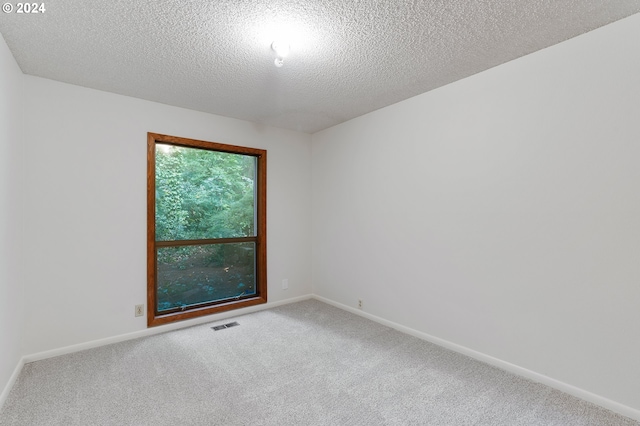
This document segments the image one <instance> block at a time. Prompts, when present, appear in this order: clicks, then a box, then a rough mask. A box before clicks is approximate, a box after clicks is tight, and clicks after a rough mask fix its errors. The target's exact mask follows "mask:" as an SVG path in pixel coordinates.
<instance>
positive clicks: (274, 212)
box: [20, 76, 311, 354]
mask: <svg viewBox="0 0 640 426" xmlns="http://www.w3.org/2000/svg"><path fill="white" fill-rule="evenodd" d="M23 79H24V89H25V112H26V117H27V118H26V120H25V121H26V122H25V126H24V145H25V146H24V160H25V161H24V174H25V176H28V180H27V181H26V182H24V184H23V185H22V186H21V187H20V190H21V191H22V195H23V196H24V199H25V201H24V203H23V205H22V206H21V207H22V210H21V214H22V217H23V220H24V222H25V224H26V226H25V229H24V241H25V242H26V247H25V263H26V264H27V267H26V268H25V271H24V277H23V280H24V282H25V283H26V288H25V292H26V300H28V301H29V309H28V316H27V319H26V321H25V327H26V330H25V332H26V334H25V347H24V349H23V353H24V354H33V353H37V352H41V351H47V350H51V349H57V348H61V347H64V346H68V345H74V344H78V343H84V342H88V341H91V340H96V339H102V338H107V337H111V336H118V335H121V334H124V333H130V332H134V331H137V330H142V329H144V328H146V319H145V318H144V317H138V318H135V317H134V305H135V304H139V303H145V302H146V192H147V189H146V167H147V166H146V143H147V142H146V137H147V132H156V133H164V134H169V135H174V136H181V137H187V138H195V139H203V140H210V141H217V142H222V143H228V144H236V145H244V146H252V147H256V148H264V149H267V151H268V152H267V156H268V157H267V161H268V166H267V173H268V176H267V193H268V195H267V203H268V204H267V224H268V228H267V244H268V246H267V247H268V248H267V250H268V254H267V259H268V264H267V266H268V282H269V287H268V298H269V303H273V302H277V301H281V300H283V299H287V298H292V297H296V296H301V295H308V294H310V293H311V273H310V270H311V266H310V265H311V263H310V262H311V260H310V252H311V249H310V246H309V239H310V234H311V225H310V216H311V212H310V207H311V198H310V193H309V188H310V185H311V173H310V162H311V157H310V156H311V146H310V142H311V137H310V136H309V135H307V134H303V133H297V132H292V131H286V130H279V129H274V128H269V127H265V126H259V125H254V124H251V123H249V122H246V121H241V120H235V119H229V118H224V117H219V116H214V115H210V114H205V113H199V112H195V111H190V110H185V109H180V108H175V107H170V106H166V105H162V104H157V103H152V102H147V101H143V100H139V99H134V98H129V97H125V96H120V95H116V94H110V93H105V92H100V91H95V90H90V89H86V88H82V87H78V86H72V85H68V84H63V83H59V82H54V81H51V80H46V79H42V78H37V77H31V76H23ZM212 96H215V94H212ZM283 278H288V279H289V290H287V291H282V290H281V285H280V283H281V280H282V279H283Z"/></svg>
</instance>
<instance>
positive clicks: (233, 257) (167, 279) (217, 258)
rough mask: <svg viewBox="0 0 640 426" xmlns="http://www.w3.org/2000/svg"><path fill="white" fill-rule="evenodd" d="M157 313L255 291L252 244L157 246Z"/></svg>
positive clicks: (253, 247) (242, 295)
mask: <svg viewBox="0 0 640 426" xmlns="http://www.w3.org/2000/svg"><path fill="white" fill-rule="evenodd" d="M157 256H158V263H157V265H158V269H157V271H158V273H157V301H158V312H162V311H167V310H171V309H176V308H183V307H189V306H192V305H197V304H201V303H208V302H214V301H220V300H224V299H233V298H236V297H244V296H249V295H255V294H256V277H255V243H253V242H247V243H227V244H209V245H197V246H181V247H162V248H158V249H157Z"/></svg>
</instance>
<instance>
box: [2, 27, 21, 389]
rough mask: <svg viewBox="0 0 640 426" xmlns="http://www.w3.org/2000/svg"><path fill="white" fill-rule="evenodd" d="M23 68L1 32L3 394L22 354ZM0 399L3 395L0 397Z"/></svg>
mask: <svg viewBox="0 0 640 426" xmlns="http://www.w3.org/2000/svg"><path fill="white" fill-rule="evenodd" d="M21 96H22V72H21V71H20V69H19V68H18V65H17V64H16V62H15V61H14V59H13V56H12V55H11V52H10V51H9V48H8V47H7V45H6V43H5V41H4V38H3V37H2V36H1V35H0V348H1V349H0V394H2V390H3V389H4V388H5V384H6V383H7V382H8V381H9V378H10V377H11V375H12V373H13V371H14V369H15V368H16V366H17V365H18V360H19V359H20V357H21V356H22V343H21V337H22V331H23V327H22V324H23V318H22V314H23V307H24V304H23V301H24V299H23V292H22V284H23V283H22V282H21V281H20V279H19V278H18V272H19V269H20V268H19V257H18V251H19V247H20V238H19V237H20V235H19V229H20V226H19V214H18V212H17V211H16V210H15V209H13V208H11V206H15V205H16V204H17V202H18V200H19V191H18V190H17V188H16V186H17V184H18V182H19V179H20V165H19V163H20V160H21V158H20V155H19V149H20V142H21V140H22V134H21V119H22V105H21ZM0 400H1V398H0Z"/></svg>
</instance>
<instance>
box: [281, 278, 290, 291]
mask: <svg viewBox="0 0 640 426" xmlns="http://www.w3.org/2000/svg"><path fill="white" fill-rule="evenodd" d="M288 288H289V279H288V278H285V279H284V280H282V289H283V290H286V289H288Z"/></svg>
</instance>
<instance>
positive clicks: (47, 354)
mask: <svg viewBox="0 0 640 426" xmlns="http://www.w3.org/2000/svg"><path fill="white" fill-rule="evenodd" d="M311 297H312V296H311V295H306V296H300V297H293V298H291V299H285V300H280V301H278V302H269V303H264V304H262V305H254V306H249V307H247V308H242V309H236V310H233V311H226V312H221V313H219V314H213V315H207V316H205V317H200V318H194V319H191V320H185V321H180V322H176V323H172V324H166V325H160V326H157V327H151V328H146V329H144V330H139V331H134V332H132V333H126V334H120V335H117V336H112V337H107V338H104V339H98V340H91V341H89V342H85V343H79V344H77V345H70V346H65V347H62V348H57V349H52V350H49V351H44V352H38V353H34V354H30V355H25V356H24V357H23V358H22V361H23V364H26V363H30V362H34V361H40V360H43V359H47V358H53V357H54V356H60V355H66V354H70V353H74V352H79V351H83V350H86V349H91V348H97V347H99V346H105V345H110V344H112V343H118V342H124V341H126V340H132V339H137V338H140V337H146V336H152V335H154V334H160V333H166V332H167V331H172V330H178V329H181V328H187V327H192V326H194V325H200V324H206V323H208V322H214V321H219V320H223V319H227V318H231V317H237V316H240V315H245V314H249V313H252V312H257V311H262V310H265V309H271V308H275V307H277V306H282V305H288V304H289V303H295V302H300V301H302V300H308V299H311ZM9 389H10V387H9Z"/></svg>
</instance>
